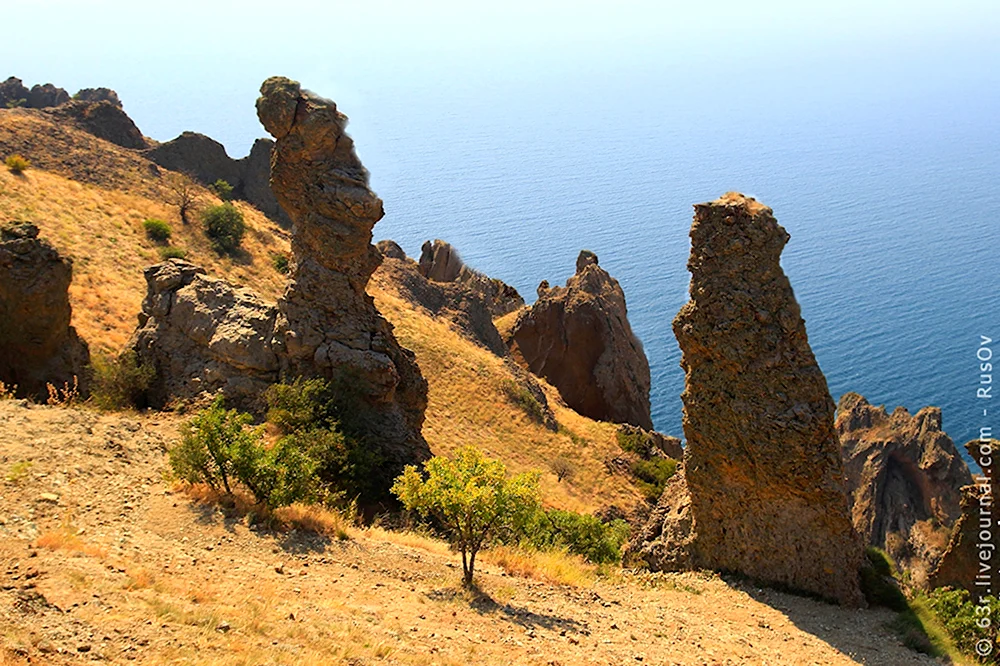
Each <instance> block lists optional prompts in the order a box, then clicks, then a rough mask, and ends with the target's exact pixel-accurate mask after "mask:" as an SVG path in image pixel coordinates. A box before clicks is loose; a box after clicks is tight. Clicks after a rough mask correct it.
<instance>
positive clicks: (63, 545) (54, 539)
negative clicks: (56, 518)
mask: <svg viewBox="0 0 1000 666" xmlns="http://www.w3.org/2000/svg"><path fill="white" fill-rule="evenodd" d="M35 547H36V548H46V549H48V550H64V551H67V552H70V553H77V554H80V555H86V556H88V557H95V558H97V559H99V560H104V559H106V558H107V556H108V550H107V548H105V547H104V546H101V545H100V544H95V543H89V542H87V541H85V540H84V539H82V538H80V535H79V534H77V532H76V530H75V529H73V528H72V527H70V526H68V525H64V526H63V527H61V528H59V529H58V530H52V531H50V532H46V533H45V534H42V535H41V536H39V537H38V538H37V539H36V540H35Z"/></svg>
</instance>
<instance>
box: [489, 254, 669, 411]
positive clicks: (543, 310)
mask: <svg viewBox="0 0 1000 666" xmlns="http://www.w3.org/2000/svg"><path fill="white" fill-rule="evenodd" d="M504 341H505V342H506V343H507V347H508V348H509V349H510V353H511V356H512V357H513V358H514V360H516V361H517V362H518V363H520V364H521V365H523V366H524V367H526V368H528V369H529V370H531V372H533V373H535V374H536V375H538V376H540V377H544V378H545V379H547V380H548V381H549V383H550V384H552V385H553V386H555V387H556V388H557V389H559V394H560V395H561V396H562V398H563V400H565V401H566V404H568V405H569V406H570V407H572V408H573V409H575V410H576V411H578V412H580V413H581V414H583V415H585V416H589V417H590V418H593V419H599V420H601V421H613V422H616V423H630V424H632V425H637V426H640V427H642V428H644V429H646V430H652V429H653V422H652V418H651V417H650V406H649V385H650V377H649V362H648V361H647V360H646V354H645V352H644V351H643V349H642V344H641V343H640V342H639V340H638V338H636V337H635V335H634V334H633V333H632V327H631V326H630V325H629V322H628V312H627V308H626V306H625V294H624V292H623V291H622V288H621V286H619V284H618V281H617V280H615V279H614V278H612V277H611V276H610V275H608V273H607V271H605V270H604V269H603V268H601V267H600V266H599V265H598V264H597V257H596V255H594V254H593V253H591V252H586V251H584V252H583V253H581V255H580V259H578V260H577V272H576V274H575V275H573V276H572V277H571V278H570V279H569V280H567V281H566V286H565V287H555V288H548V286H547V283H543V284H542V286H540V287H539V292H538V301H537V302H536V303H535V304H534V305H532V306H531V307H528V308H525V309H523V310H521V311H520V312H519V313H518V315H517V318H516V320H515V321H514V323H513V324H512V325H511V326H510V328H508V329H507V330H506V331H505V332H504Z"/></svg>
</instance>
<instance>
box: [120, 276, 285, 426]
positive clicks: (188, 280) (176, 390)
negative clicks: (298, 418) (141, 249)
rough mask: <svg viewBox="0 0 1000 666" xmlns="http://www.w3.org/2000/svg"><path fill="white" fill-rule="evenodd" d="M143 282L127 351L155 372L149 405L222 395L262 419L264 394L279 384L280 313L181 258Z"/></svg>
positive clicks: (252, 294) (160, 406)
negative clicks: (275, 340)
mask: <svg viewBox="0 0 1000 666" xmlns="http://www.w3.org/2000/svg"><path fill="white" fill-rule="evenodd" d="M145 277H146V285H147V292H146V298H145V299H144V300H143V302H142V312H141V314H140V315H139V327H138V328H137V329H136V332H135V334H134V335H133V337H132V340H131V342H130V343H129V347H131V348H132V349H133V350H134V351H135V352H136V354H137V356H138V358H139V360H140V361H141V362H143V363H148V364H151V365H152V366H153V367H154V368H155V369H156V376H155V378H154V380H153V382H152V384H151V385H150V387H149V389H148V391H147V399H148V401H149V404H150V406H151V407H155V408H162V407H164V406H166V405H168V404H170V403H171V402H174V401H178V400H179V401H186V400H192V399H195V398H198V397H199V396H201V395H202V394H203V393H207V394H212V393H215V392H217V391H221V392H222V393H223V394H224V395H225V396H226V399H227V401H228V402H229V403H230V404H231V405H233V406H237V407H240V408H242V409H246V410H250V411H255V412H261V411H262V410H263V407H264V405H263V402H262V401H261V397H260V394H261V392H262V391H263V390H264V389H265V388H266V387H267V386H268V385H269V384H272V383H274V382H275V381H277V379H278V367H279V364H278V357H277V355H276V354H275V353H274V350H273V349H272V345H271V342H272V340H271V338H272V334H273V331H274V322H275V317H276V316H277V309H276V308H275V306H274V305H272V304H268V303H266V302H265V301H263V300H262V299H260V298H259V297H258V296H256V295H255V294H254V293H253V292H251V291H249V290H246V289H237V288H235V287H233V286H232V285H230V284H229V283H228V282H226V281H224V280H219V279H215V278H210V277H208V276H207V275H205V271H204V269H202V268H200V267H198V266H195V265H194V264H191V263H188V262H186V261H182V260H180V259H170V260H168V261H165V262H163V263H161V264H156V265H155V266H150V267H149V268H147V269H146V271H145Z"/></svg>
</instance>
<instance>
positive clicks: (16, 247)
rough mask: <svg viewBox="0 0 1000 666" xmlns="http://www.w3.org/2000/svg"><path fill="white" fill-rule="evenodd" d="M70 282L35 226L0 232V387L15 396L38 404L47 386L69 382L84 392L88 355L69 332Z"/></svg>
mask: <svg viewBox="0 0 1000 666" xmlns="http://www.w3.org/2000/svg"><path fill="white" fill-rule="evenodd" d="M72 276H73V265H72V262H71V261H70V260H69V259H67V258H65V257H62V256H60V255H59V253H58V252H56V250H55V248H53V247H52V245H51V244H49V242H48V241H46V240H43V239H40V238H38V227H36V226H35V225H33V224H30V223H27V222H22V223H14V224H13V225H12V226H9V227H6V228H3V229H0V340H3V345H2V346H0V381H3V382H5V383H6V384H7V386H8V387H10V386H12V385H13V386H17V387H18V390H17V395H19V396H30V397H33V398H35V399H37V400H40V401H44V400H45V399H47V398H48V390H47V388H46V384H47V383H51V384H53V385H54V386H56V387H59V388H62V387H63V386H64V385H65V384H69V385H70V386H72V385H73V383H74V378H77V380H78V383H79V388H80V391H81V392H84V393H85V392H86V390H87V375H86V372H85V369H86V367H87V365H88V364H89V362H90V352H89V350H88V348H87V344H86V343H85V342H84V341H83V340H81V339H80V338H79V337H78V336H77V334H76V330H75V329H74V328H73V327H72V326H70V318H71V314H72V312H71V308H70V303H69V291H68V290H69V285H70V281H71V280H72Z"/></svg>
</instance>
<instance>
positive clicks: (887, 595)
mask: <svg viewBox="0 0 1000 666" xmlns="http://www.w3.org/2000/svg"><path fill="white" fill-rule="evenodd" d="M865 559H866V563H865V566H863V567H862V568H861V592H862V593H863V594H864V595H865V600H866V601H867V602H868V604H869V605H871V606H884V607H885V608H889V609H892V610H894V611H897V612H900V613H902V612H905V611H907V610H908V609H909V608H910V605H909V603H908V602H907V601H906V596H905V595H904V594H903V592H902V591H901V590H900V589H899V585H898V584H897V583H896V579H895V578H894V577H893V575H894V572H895V565H894V564H893V563H892V559H891V558H890V557H889V556H888V555H887V554H886V553H885V551H883V550H880V549H878V548H873V547H871V546H869V547H868V548H866V549H865Z"/></svg>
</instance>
